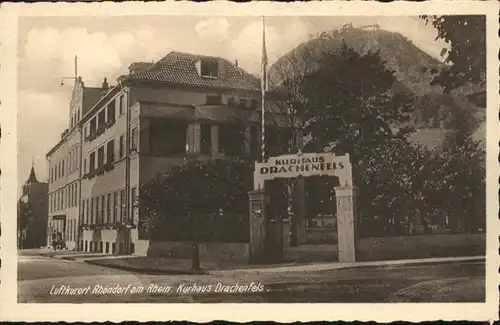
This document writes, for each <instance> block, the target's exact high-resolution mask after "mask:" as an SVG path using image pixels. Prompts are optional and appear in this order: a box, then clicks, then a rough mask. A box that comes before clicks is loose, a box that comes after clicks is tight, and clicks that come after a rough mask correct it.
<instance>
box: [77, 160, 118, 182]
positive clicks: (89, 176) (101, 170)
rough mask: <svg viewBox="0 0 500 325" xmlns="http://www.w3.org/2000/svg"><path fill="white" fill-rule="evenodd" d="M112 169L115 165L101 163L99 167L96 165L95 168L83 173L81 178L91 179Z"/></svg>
mask: <svg viewBox="0 0 500 325" xmlns="http://www.w3.org/2000/svg"><path fill="white" fill-rule="evenodd" d="M113 169H115V165H114V164H113V163H106V164H104V165H102V166H101V167H97V168H96V169H94V170H92V171H90V172H88V173H85V174H84V175H83V178H85V179H92V178H94V177H97V176H101V175H104V173H106V172H110V171H112V170H113Z"/></svg>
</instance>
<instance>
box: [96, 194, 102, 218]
mask: <svg viewBox="0 0 500 325" xmlns="http://www.w3.org/2000/svg"><path fill="white" fill-rule="evenodd" d="M100 199H101V197H100V196H98V197H96V198H95V210H96V214H95V223H96V224H98V223H99V221H100V220H101V202H100Z"/></svg>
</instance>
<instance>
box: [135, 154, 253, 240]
mask: <svg viewBox="0 0 500 325" xmlns="http://www.w3.org/2000/svg"><path fill="white" fill-rule="evenodd" d="M252 167H253V166H252V163H251V162H249V161H246V160H240V159H229V158H227V159H226V158H225V159H209V160H195V161H187V162H186V163H184V164H183V165H181V166H175V167H172V169H171V170H170V171H169V172H167V173H165V174H158V175H156V177H155V178H153V179H152V180H150V181H149V182H147V183H145V184H144V185H142V186H141V189H140V195H139V201H138V204H137V208H139V209H140V210H141V215H142V217H141V224H140V227H141V228H143V229H145V230H146V232H147V233H149V235H150V238H151V237H153V238H154V237H155V236H159V237H161V235H162V234H164V233H165V232H164V231H167V232H168V231H169V230H168V229H171V231H173V232H175V231H177V232H179V231H181V228H182V227H183V226H185V227H186V229H183V230H185V231H186V232H189V231H190V229H192V222H193V221H194V220H195V218H200V217H202V216H206V215H214V214H218V213H220V212H221V211H223V213H226V212H227V213H233V214H239V215H247V214H248V191H250V190H251V189H252V184H253V178H252V176H253V173H252V171H253V169H252ZM189 216H191V217H192V219H191V220H189ZM229 226H230V225H229ZM247 230H248V229H247ZM169 234H170V235H173V236H177V235H179V236H182V235H183V234H179V233H177V234H175V233H172V232H169Z"/></svg>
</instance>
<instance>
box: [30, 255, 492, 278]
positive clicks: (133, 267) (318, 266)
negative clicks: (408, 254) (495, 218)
mask: <svg viewBox="0 0 500 325" xmlns="http://www.w3.org/2000/svg"><path fill="white" fill-rule="evenodd" d="M39 255H43V256H48V257H55V258H60V259H65V260H73V261H78V262H85V263H88V264H93V265H98V266H103V267H108V268H114V269H120V270H126V271H131V272H138V273H145V274H169V275H176V274H211V275H235V274H242V273H243V274H250V273H266V272H267V273H284V272H317V271H331V270H338V269H348V268H380V267H386V268H393V267H403V266H408V265H425V264H437V263H457V262H471V261H477V262H483V261H485V257H484V256H467V257H444V258H421V259H405V260H390V261H371V262H355V263H339V262H327V263H325V262H322V263H310V262H309V263H307V262H306V263H304V262H303V263H301V262H294V263H281V264H266V265H252V264H248V263H247V261H237V262H217V261H210V262H205V261H202V262H201V263H200V264H201V269H202V270H200V271H193V270H192V269H191V263H192V262H191V259H189V258H166V257H147V256H136V255H110V254H103V253H88V252H74V251H73V252H71V251H58V252H50V253H40V254H39Z"/></svg>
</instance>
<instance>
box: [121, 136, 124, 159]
mask: <svg viewBox="0 0 500 325" xmlns="http://www.w3.org/2000/svg"><path fill="white" fill-rule="evenodd" d="M124 149H125V137H124V136H123V135H120V159H122V158H123V157H124V155H125V152H124Z"/></svg>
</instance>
